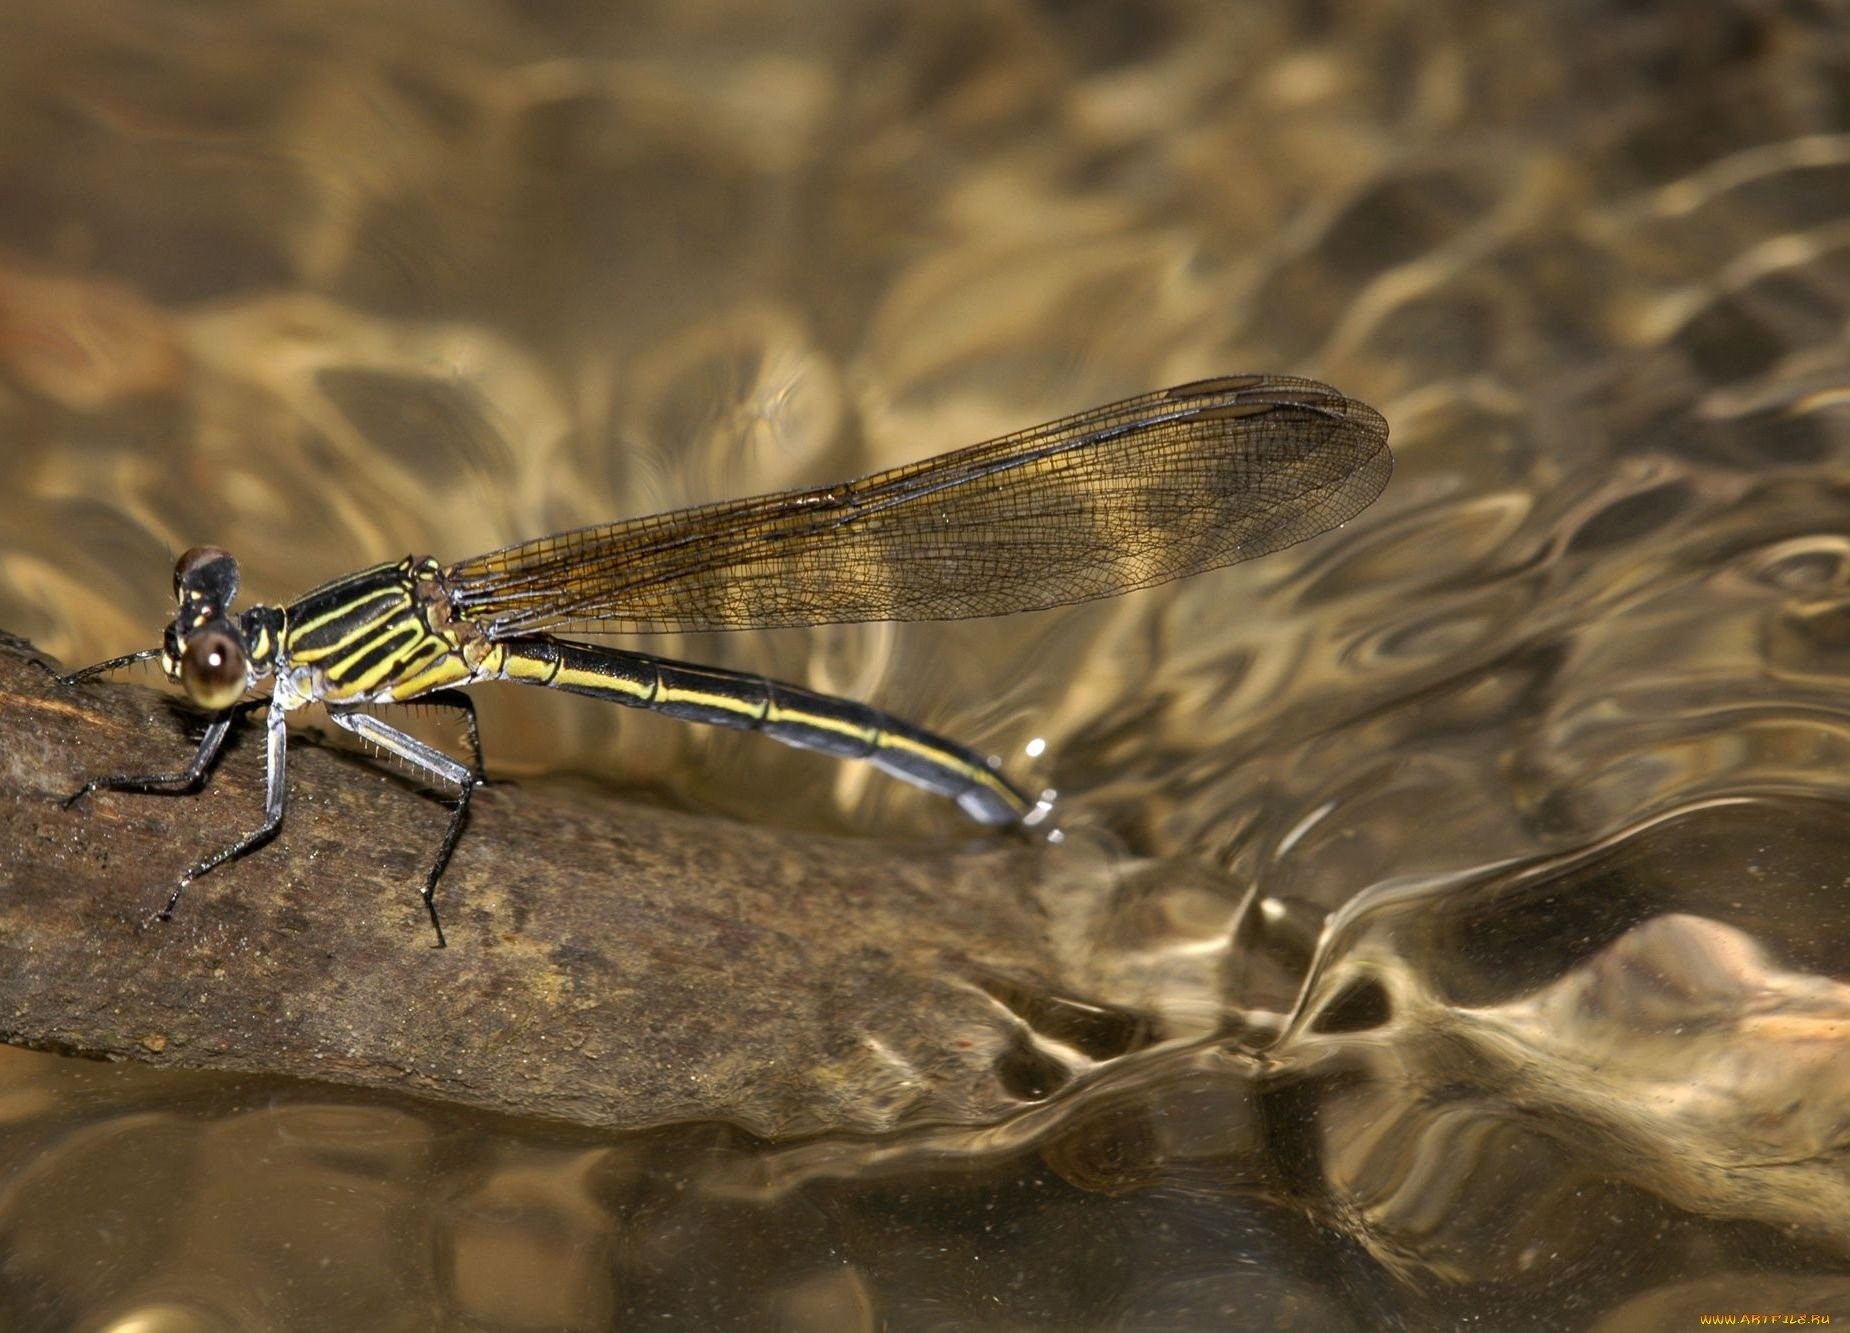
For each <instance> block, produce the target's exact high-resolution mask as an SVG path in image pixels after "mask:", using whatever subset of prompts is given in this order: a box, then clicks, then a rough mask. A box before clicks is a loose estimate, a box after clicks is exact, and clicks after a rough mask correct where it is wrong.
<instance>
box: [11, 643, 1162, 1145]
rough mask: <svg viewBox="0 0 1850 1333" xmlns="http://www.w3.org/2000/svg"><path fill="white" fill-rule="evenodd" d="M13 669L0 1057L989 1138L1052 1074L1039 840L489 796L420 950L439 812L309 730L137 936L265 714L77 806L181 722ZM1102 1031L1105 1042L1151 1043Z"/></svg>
mask: <svg viewBox="0 0 1850 1333" xmlns="http://www.w3.org/2000/svg"><path fill="white" fill-rule="evenodd" d="M33 656H35V654H33V653H32V652H31V650H30V649H29V648H28V647H27V646H26V645H24V644H21V643H19V642H18V641H17V640H12V639H0V841H3V843H4V846H5V847H6V849H7V852H6V856H5V860H4V863H3V864H0V1039H4V1040H6V1041H9V1042H12V1043H15V1044H22V1045H30V1046H34V1047H40V1048H49V1049H56V1050H63V1051H69V1052H74V1053H79V1054H84V1055H92V1056H104V1057H112V1058H133V1059H138V1060H149V1061H157V1062H160V1063H164V1064H169V1065H176V1066H190V1067H206V1068H215V1069H226V1070H237V1071H247V1072H249V1071H256V1072H264V1073H273V1074H288V1075H299V1076H304V1077H311V1078H316V1079H322V1080H333V1081H337V1082H345V1083H353V1084H361V1085H366V1086H370V1087H377V1088H386V1089H392V1090H397V1091H405V1092H413V1093H418V1094H421V1095H426V1096H432V1097H438V1098H443V1099H448V1100H452V1101H456V1102H462V1103H468V1104H470V1105H473V1106H478V1107H485V1108H490V1109H493V1110H496V1111H505V1112H513V1113H518V1114H527V1115H539V1116H545V1117H550V1118H557V1119H565V1120H572V1121H578V1122H583V1123H589V1124H596V1125H603V1126H637V1125H645V1124H653V1123H661V1122H666V1121H673V1120H684V1119H700V1120H711V1119H724V1120H728V1121H733V1122H736V1123H739V1124H741V1125H744V1126H746V1127H748V1128H750V1129H753V1130H755V1131H758V1132H762V1133H767V1134H792V1133H809V1132H816V1131H823V1130H831V1129H842V1128H848V1129H879V1128H884V1127H887V1126H890V1125H893V1124H895V1123H899V1122H902V1121H908V1120H913V1119H922V1118H929V1119H935V1120H949V1121H957V1122H968V1123H977V1122H985V1121H990V1120H995V1119H999V1118H1001V1117H1003V1116H1005V1115H1007V1114H1009V1113H1010V1112H1011V1111H1013V1110H1015V1109H1016V1108H1018V1107H1019V1106H1020V1105H1022V1104H1023V1102H1024V1101H1028V1100H1033V1099H1034V1098H1037V1097H1040V1096H1043V1095H1045V1093H1046V1092H1048V1091H1049V1090H1050V1087H1049V1085H1050V1084H1052V1085H1057V1084H1058V1082H1059V1080H1060V1078H1061V1076H1062V1071H1061V1070H1060V1068H1058V1067H1057V1065H1058V1062H1057V1061H1050V1060H1049V1059H1048V1058H1046V1057H1045V1056H1043V1055H1040V1054H1038V1053H1037V1046H1036V1043H1035V1042H1034V1040H1033V1039H1032V1033H1031V1032H1029V1027H1030V1022H1029V1020H1028V1019H1024V1017H1023V1013H1029V1016H1030V1018H1032V1012H1031V1011H1034V1010H1035V1008H1036V1006H1039V1008H1040V1010H1041V1011H1046V1008H1047V1006H1048V1005H1053V1006H1054V1007H1055V1009H1058V1008H1059V1007H1060V1006H1062V1005H1068V1003H1069V1002H1068V1001H1067V1000H1066V999H1064V998H1061V997H1062V996H1063V995H1068V994H1070V993H1071V989H1072V988H1071V984H1070V978H1069V979H1067V980H1066V981H1063V980H1062V979H1061V978H1060V975H1059V974H1060V972H1061V970H1062V967H1061V964H1060V961H1059V959H1060V954H1061V949H1062V947H1063V946H1061V945H1059V944H1057V943H1056V940H1057V939H1058V938H1059V931H1057V930H1055V929H1054V928H1053V927H1052V925H1051V923H1050V920H1049V915H1048V913H1047V912H1046V911H1045V910H1044V908H1043V902H1042V897H1041V892H1040V890H1039V888H1038V887H1037V886H1038V884H1039V883H1040V881H1041V879H1042V878H1043V864H1044V861H1045V858H1046V855H1047V853H1046V852H1045V851H1044V850H1042V849H1036V848H1033V847H1031V846H1028V845H1025V844H1024V843H1022V842H1021V841H1019V840H1015V839H1010V838H996V839H989V840H984V841H978V842H972V843H967V844H964V845H962V846H961V847H954V848H948V849H947V848H941V847H919V846H895V845H892V844H887V843H881V842H877V841H867V840H849V839H841V838H826V837H819V836H815V835H812V834H799V833H794V832H782V831H779V830H777V829H773V828H764V827H751V826H746V825H742V824H737V823H731V822H727V821H723V820H718V819H709V818H700V817H696V816H691V815H686V814H681V813H676V812H671V811H664V810H659V809H651V808H648V807H644V806H638V805H632V804H625V803H622V802H619V801H617V800H615V799H614V798H609V797H605V796H602V795H578V794H575V793H561V792H557V791H553V790H550V789H548V790H537V789H523V788H520V787H512V786H502V785H494V786H490V787H488V788H486V789H484V790H483V791H482V792H481V793H480V794H479V795H478V797H477V800H476V804H475V807H474V811H473V814H472V818H471V822H470V825H469V827H468V829H467V831H466V832H465V834H464V837H463V841H462V843H461V845H460V847H459V850H458V852H457V854H456V858H455V860H454V862H453V863H452V865H451V868H450V870H449V873H448V875H447V877H446V879H445V881H444V884H443V888H442V891H441V895H440V903H441V906H442V910H443V915H444V925H445V928H446V930H447V932H448V934H449V940H450V947H449V948H447V949H438V948H435V947H433V939H434V937H433V936H432V934H431V931H430V928H429V925H428V923H427V921H426V919H425V917H424V912H423V908H422V906H421V904H420V901H419V898H418V892H417V889H418V885H419V884H420V883H421V882H422V873H423V868H424V866H425V865H426V864H427V858H428V857H429V856H430V855H431V853H432V850H433V849H434V847H435V845H436V842H437V840H438V838H439V837H440V835H441V833H442V829H443V824H444V820H445V818H446V812H445V809H444V808H443V807H442V806H440V805H438V804H437V803H435V802H434V801H432V800H430V799H429V798H428V797H427V796H425V795H422V794H420V793H419V792H418V791H417V790H415V789H414V788H412V787H411V786H410V785H408V784H407V783H405V782H404V781H402V780H400V779H398V778H396V777H394V776H391V775H389V774H387V773H385V772H382V771H381V770H380V769H379V768H377V767H375V766H374V765H372V764H371V763H369V762H368V761H367V760H366V759H365V758H364V757H361V756H356V755H350V754H347V753H344V752H341V751H337V750H331V749H329V748H326V747H324V746H323V745H321V744H320V743H319V742H318V741H317V740H316V739H315V738H314V737H313V736H312V735H310V734H307V733H303V732H297V733H295V734H293V735H292V737H291V744H290V752H289V807H288V818H287V820H286V822H285V824H284V827H283V830H282V832H281V834H280V836H279V837H278V838H277V840H276V841H275V842H273V843H272V844H271V845H269V846H268V847H266V848H264V849H262V850H260V851H258V852H256V853H254V854H252V855H251V856H249V857H246V858H245V859H244V860H242V861H240V862H237V863H235V864H232V865H229V866H226V867H224V868H221V869H220V870H218V871H215V872H214V873H212V874H211V875H208V876H206V877H205V878H204V879H202V880H200V881H198V882H197V883H196V884H194V885H193V886H192V887H191V888H190V889H189V890H188V891H187V896H186V898H185V899H184V901H183V902H182V904H181V908H180V911H179V912H178V914H177V915H176V917H175V919H174V920H172V921H171V922H156V921H151V920H150V916H151V913H152V912H153V911H154V910H155V909H157V908H158V907H159V906H160V905H161V903H162V902H163V901H164V900H165V897H166V894H167V892H168V890H169V888H170V887H171V886H172V884H173V882H174V879H175V877H176V876H177V874H178V873H179V872H180V871H181V870H182V869H184V868H185V867H186V866H187V865H188V864H190V863H191V862H192V860H193V859H194V858H195V856H196V855H198V854H201V853H203V852H204V851H206V850H210V849H214V848H217V847H219V846H221V845H223V844H224V843H225V842H226V841H228V840H229V839H231V838H232V837H234V836H235V835H237V834H239V833H241V832H243V831H245V830H246V829H249V828H252V827H255V826H256V824H257V822H258V821H259V816H260V811H261V804H262V778H263V774H262V765H263V756H262V747H261V735H260V731H261V729H260V728H259V727H256V726H254V725H252V724H251V723H246V724H244V725H243V726H242V727H241V728H240V729H239V732H238V734H237V738H236V739H235V740H234V741H233V743H232V745H231V747H230V748H229V749H228V750H227V752H226V754H225V755H224V756H223V758H222V759H221V761H220V763H219V765H218V767H217V769H216V771H215V772H214V773H213V775H212V776H211V777H210V778H209V780H208V781H207V783H206V784H205V787H204V789H203V790H202V791H201V792H199V793H198V794H196V795H191V796H160V795H139V794H131V793H124V792H104V793H98V794H96V795H94V796H92V797H89V798H87V799H86V800H85V801H83V802H81V803H80V804H79V805H78V806H76V807H75V808H72V809H64V808H62V807H61V805H60V801H61V799H62V798H63V797H65V796H66V795H68V794H69V793H70V792H71V791H73V790H74V789H75V788H76V787H78V786H79V785H81V783H82V782H83V781H84V780H85V779H86V778H88V777H92V776H95V775H98V774H102V773H111V772H120V771H122V770H124V769H125V768H126V769H158V768H166V767H177V766H179V765H180V764H182V763H183V762H184V761H185V759H186V758H187V757H188V756H189V755H190V753H191V747H192V745H193V743H194V742H195V741H196V739H197V736H198V734H199V731H200V729H201V726H202V719H201V718H200V717H199V716H198V715H197V714H196V713H194V712H193V711H191V710H190V709H189V708H187V707H186V706H185V705H184V704H183V703H181V702H180V701H178V700H176V699H174V698H172V697H170V696H168V695H165V694H163V693H160V692H158V691H155V690H152V689H149V688H146V687H145V686H140V685H125V684H118V683H112V682H108V681H92V682H86V683H85V684H82V685H79V686H74V687H68V688H67V687H61V686H59V685H57V684H56V683H55V682H54V681H53V680H52V679H51V678H50V676H49V675H48V673H46V672H45V671H42V670H40V669H39V668H38V667H37V666H35V665H34V663H33V662H32V661H31V660H29V659H30V658H31V657H33ZM1064 947H1065V948H1066V950H1067V952H1068V953H1069V954H1070V953H1071V952H1072V946H1071V943H1070V941H1069V943H1068V944H1067V945H1065V946H1064ZM1023 997H1026V1002H1023ZM1072 1012H1074V1013H1086V1012H1087V1011H1085V1010H1084V1009H1083V1006H1077V1007H1072ZM1095 1022H1096V1015H1093V1016H1091V1017H1088V1018H1087V1019H1086V1024H1095ZM1056 1025H1057V1024H1056ZM1082 1026H1084V1024H1082ZM1088 1030H1090V1029H1088ZM1102 1030H1105V1031H1107V1032H1108V1033H1109V1034H1110V1036H1109V1041H1108V1043H1107V1044H1109V1045H1112V1046H1114V1047H1115V1048H1116V1050H1122V1049H1127V1048H1129V1047H1130V1046H1134V1045H1136V1044H1138V1043H1140V1042H1141V1041H1143V1040H1145V1039H1147V1037H1148V1035H1149V1034H1148V1033H1147V1032H1142V1031H1140V1030H1139V1029H1138V1023H1137V1021H1136V1020H1135V1019H1130V1018H1124V1019H1121V1020H1119V1019H1112V1020H1110V1021H1107V1022H1106V1023H1105V1024H1104V1027H1103V1029H1102ZM1101 1053H1103V1054H1112V1053H1115V1051H1105V1052H1101Z"/></svg>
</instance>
